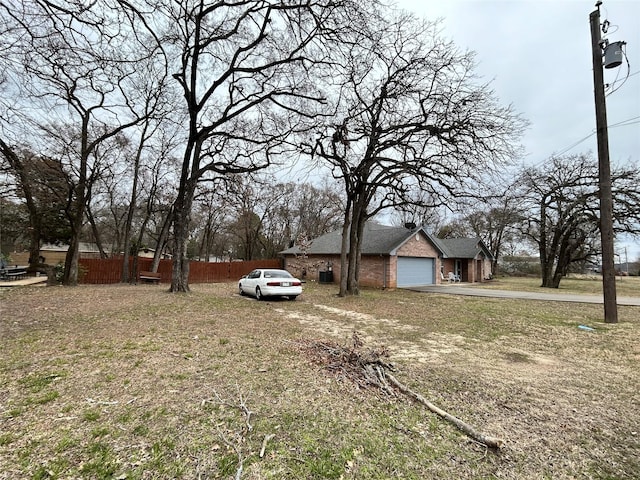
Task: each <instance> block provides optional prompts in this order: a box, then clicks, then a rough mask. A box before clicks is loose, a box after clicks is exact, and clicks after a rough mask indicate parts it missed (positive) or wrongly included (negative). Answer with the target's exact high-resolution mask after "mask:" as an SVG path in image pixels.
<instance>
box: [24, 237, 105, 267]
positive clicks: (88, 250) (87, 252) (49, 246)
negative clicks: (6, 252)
mask: <svg viewBox="0 0 640 480" xmlns="http://www.w3.org/2000/svg"><path fill="white" fill-rule="evenodd" d="M68 250H69V245H64V244H60V245H56V244H54V243H45V244H43V245H42V246H41V247H40V261H41V262H42V263H48V264H49V265H55V264H57V263H64V261H65V258H66V256H67V251H68ZM78 251H79V255H80V258H100V250H99V249H98V246H97V245H96V244H95V243H87V242H80V245H79V246H78ZM11 261H12V262H15V263H19V264H21V265H26V264H28V263H29V252H13V253H12V254H11Z"/></svg>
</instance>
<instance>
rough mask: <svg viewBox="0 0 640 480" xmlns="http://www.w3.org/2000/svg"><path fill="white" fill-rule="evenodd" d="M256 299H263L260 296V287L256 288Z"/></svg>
mask: <svg viewBox="0 0 640 480" xmlns="http://www.w3.org/2000/svg"><path fill="white" fill-rule="evenodd" d="M256 299H257V300H264V297H263V296H262V291H261V290H260V287H256Z"/></svg>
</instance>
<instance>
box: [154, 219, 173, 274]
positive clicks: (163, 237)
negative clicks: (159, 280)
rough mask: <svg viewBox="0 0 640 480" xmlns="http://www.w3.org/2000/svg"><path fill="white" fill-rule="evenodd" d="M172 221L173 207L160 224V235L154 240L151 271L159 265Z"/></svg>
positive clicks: (156, 269) (155, 270)
mask: <svg viewBox="0 0 640 480" xmlns="http://www.w3.org/2000/svg"><path fill="white" fill-rule="evenodd" d="M172 223H173V207H171V208H170V209H169V212H168V213H167V216H166V218H165V219H164V224H163V225H162V230H161V231H160V237H158V241H157V242H156V248H155V252H154V254H153V262H151V271H152V272H157V271H158V266H159V265H160V257H161V256H162V250H163V249H164V246H165V245H166V243H167V238H168V237H169V228H170V227H171V224H172Z"/></svg>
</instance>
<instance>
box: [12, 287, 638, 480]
mask: <svg viewBox="0 0 640 480" xmlns="http://www.w3.org/2000/svg"><path fill="white" fill-rule="evenodd" d="M625 280H626V279H625ZM502 288H504V286H503V287H502ZM192 289H193V291H192V293H190V294H186V295H175V294H169V293H167V291H166V285H160V286H152V285H138V286H128V285H114V286H81V287H77V288H62V287H29V288H14V289H3V290H1V291H0V308H1V311H0V338H1V339H2V350H1V351H0V479H3V480H4V479H24V478H32V479H45V478H51V479H72V478H73V479H77V478H87V479H170V478H180V479H195V478H200V479H214V478H215V479H217V478H220V479H223V478H243V479H325V478H328V479H390V478H405V479H442V478H454V479H459V478H461V479H476V478H482V479H484V478H500V479H540V478H552V479H591V478H596V479H626V478H640V474H639V473H638V472H640V397H639V393H638V385H640V308H639V307H620V308H619V318H620V323H618V324H616V325H605V324H603V323H602V322H601V320H600V319H601V317H602V307H601V306H600V305H586V304H566V303H559V302H558V303H555V302H534V301H521V300H507V299H483V298H472V297H465V298H462V297H455V296H449V295H438V294H427V293H415V292H408V291H393V292H381V291H374V290H365V291H364V292H363V294H362V295H361V296H360V297H358V298H338V297H336V296H335V291H336V289H335V287H333V286H326V285H316V284H308V285H307V286H306V289H305V293H304V294H303V295H302V296H301V297H299V298H298V300H297V301H295V302H290V301H279V300H272V301H271V300H270V301H267V302H257V301H255V300H254V299H251V298H246V297H240V296H239V295H237V293H236V286H235V285H234V284H213V285H194V286H192ZM580 293H583V292H580ZM582 324H586V325H589V326H591V327H594V328H595V331H594V332H587V331H584V330H581V329H579V328H578V325H582ZM354 331H358V332H360V334H361V336H362V338H363V339H364V341H365V348H366V347H367V346H370V347H371V348H373V347H376V346H381V345H385V346H387V347H388V349H389V352H390V358H389V360H390V361H392V362H393V363H394V364H395V366H396V368H397V371H396V372H395V376H396V377H397V378H398V379H399V380H401V381H402V382H404V383H405V384H406V385H408V386H409V387H410V388H412V389H413V390H415V391H417V392H419V393H421V394H422V395H423V396H424V397H426V398H427V399H428V400H430V401H432V402H433V403H435V404H436V405H438V406H440V407H441V408H443V409H445V410H447V411H449V412H450V413H452V414H454V415H456V416H457V417H459V418H461V419H463V420H464V421H466V422H468V423H469V424H471V425H473V426H474V427H475V428H477V429H478V430H480V431H482V432H484V433H486V434H489V435H492V436H496V437H500V438H502V439H503V440H504V442H505V444H504V447H503V448H501V449H500V450H498V451H493V450H490V449H487V448H485V447H484V446H483V445H480V444H478V443H476V442H474V441H471V440H470V439H469V438H467V437H466V436H465V435H464V434H462V433H461V432H459V431H458V430H457V429H456V428H455V427H454V426H452V425H450V424H449V423H447V422H445V421H443V420H442V419H440V418H439V417H437V416H435V415H434V414H432V413H430V412H429V411H427V410H426V409H425V408H424V407H421V406H420V405H417V404H415V403H412V402H411V401H409V400H407V399H405V398H402V397H392V396H390V395H388V394H385V393H383V392H382V391H378V390H375V389H365V388H362V387H359V386H357V385H356V384H354V383H352V382H351V381H350V380H348V379H347V378H346V377H342V376H340V375H339V374H336V373H335V369H334V372H333V373H330V372H328V371H327V370H326V369H325V368H323V367H322V366H321V365H318V364H317V363H314V362H313V361H312V359H311V358H310V357H309V356H308V354H307V353H306V351H305V350H304V349H303V348H301V345H303V344H307V343H308V342H309V341H314V340H323V341H335V342H340V343H345V344H346V343H347V342H348V339H349V338H351V336H352V333H353V332H354ZM338 371H339V369H338ZM261 450H263V452H262V453H263V454H262V455H261Z"/></svg>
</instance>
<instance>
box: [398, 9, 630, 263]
mask: <svg viewBox="0 0 640 480" xmlns="http://www.w3.org/2000/svg"><path fill="white" fill-rule="evenodd" d="M396 4H397V5H398V7H400V8H403V9H405V10H408V11H410V12H413V13H415V14H416V15H417V16H420V17H424V18H427V19H428V20H436V19H438V18H441V21H442V23H441V28H442V35H443V36H444V37H445V38H448V39H451V40H453V42H454V43H455V44H456V45H457V46H458V47H459V48H462V49H469V50H473V51H475V52H476V54H477V57H476V61H477V62H478V67H477V73H478V74H480V75H481V76H482V77H483V78H484V79H485V80H486V81H492V87H493V90H494V91H495V94H496V96H497V97H498V98H499V99H500V101H501V102H502V103H505V104H512V105H513V106H514V109H515V110H516V111H518V112H520V113H521V114H522V115H523V117H525V118H526V119H527V120H528V121H529V122H530V123H531V125H530V127H529V129H528V130H527V131H526V133H525V135H524V137H523V139H522V141H523V144H524V147H525V149H526V156H525V158H524V159H523V161H524V162H526V163H528V164H531V165H537V164H540V163H541V162H543V161H544V160H545V159H547V158H549V157H550V156H552V155H559V154H567V155H569V154H580V153H588V152H591V153H592V154H593V156H594V157H596V155H597V143H596V135H595V128H596V120H595V101H594V94H593V91H594V86H593V67H592V57H591V31H590V26H589V14H590V13H591V12H592V11H594V10H595V9H596V7H595V0H537V1H530V0H501V1H499V0H396ZM600 20H601V22H604V21H605V20H608V21H609V24H610V25H609V28H608V31H607V34H606V35H605V34H603V38H607V39H608V40H609V41H610V42H611V43H613V42H617V41H624V42H626V45H625V46H624V51H625V52H626V58H627V59H628V65H627V62H626V60H623V63H622V65H621V66H620V67H618V68H613V69H605V84H610V85H613V88H609V89H607V90H606V93H607V97H606V104H607V121H608V124H609V129H608V133H609V152H610V154H609V156H610V160H611V163H612V165H622V164H626V163H630V162H636V163H639V164H640V0H603V2H602V5H601V6H600ZM625 248H626V255H627V257H628V260H629V261H634V260H636V259H638V258H640V240H635V241H633V240H630V239H618V240H617V241H616V245H615V253H616V254H618V255H620V260H621V262H624V261H625ZM617 260H618V259H616V261H617Z"/></svg>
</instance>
